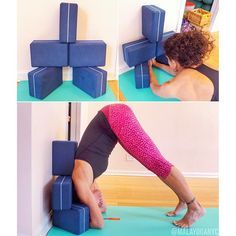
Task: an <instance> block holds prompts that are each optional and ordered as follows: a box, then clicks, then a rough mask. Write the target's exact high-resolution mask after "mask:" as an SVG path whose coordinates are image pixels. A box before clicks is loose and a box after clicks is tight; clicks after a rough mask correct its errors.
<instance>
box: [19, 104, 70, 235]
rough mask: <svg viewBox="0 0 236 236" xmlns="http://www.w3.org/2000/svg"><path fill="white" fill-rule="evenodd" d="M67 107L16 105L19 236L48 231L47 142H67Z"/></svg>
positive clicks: (49, 175)
mask: <svg viewBox="0 0 236 236" xmlns="http://www.w3.org/2000/svg"><path fill="white" fill-rule="evenodd" d="M67 107H68V104H67V103H22V104H20V103H19V104H18V114H19V115H18V146H19V147H20V149H21V152H19V153H18V178H19V179H18V193H20V195H19V196H20V200H19V201H20V202H19V201H18V203H20V205H19V204H18V219H19V221H18V224H19V225H18V234H19V235H25V236H31V235H35V236H38V235H45V234H46V232H47V230H48V229H49V228H50V214H49V213H50V196H51V195H50V194H51V193H50V191H51V184H52V164H51V163H52V158H51V154H52V148H51V143H52V141H53V140H55V139H60V140H66V139H67ZM29 149H30V150H29ZM24 160H25V161H24ZM19 186H21V187H20V188H19ZM22 186H23V187H22Z"/></svg>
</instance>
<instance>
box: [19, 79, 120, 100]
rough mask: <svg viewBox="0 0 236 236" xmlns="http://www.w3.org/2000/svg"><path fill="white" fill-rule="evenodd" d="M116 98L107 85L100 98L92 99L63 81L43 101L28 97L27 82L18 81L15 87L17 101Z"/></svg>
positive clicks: (70, 83)
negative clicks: (104, 92)
mask: <svg viewBox="0 0 236 236" xmlns="http://www.w3.org/2000/svg"><path fill="white" fill-rule="evenodd" d="M116 100H117V99H116V97H115V95H114V93H113V92H112V90H111V88H110V86H109V84H107V92H106V94H104V95H103V96H101V97H98V98H95V99H94V98H92V97H90V96H89V95H88V94H87V93H85V92H83V91H82V90H80V89H79V88H77V87H75V86H74V85H73V84H72V81H64V82H63V84H62V85H61V86H60V87H59V88H57V89H56V90H54V91H53V92H52V93H50V94H49V95H48V96H47V97H46V98H44V99H43V100H40V99H37V98H34V97H31V96H30V95H29V88H28V80H22V81H20V83H19V85H18V86H17V101H36V102H37V101H38V102H40V101H116Z"/></svg>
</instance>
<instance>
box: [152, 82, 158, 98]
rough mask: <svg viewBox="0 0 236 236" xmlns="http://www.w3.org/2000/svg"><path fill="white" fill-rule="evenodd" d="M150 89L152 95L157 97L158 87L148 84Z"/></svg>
mask: <svg viewBox="0 0 236 236" xmlns="http://www.w3.org/2000/svg"><path fill="white" fill-rule="evenodd" d="M150 88H151V90H152V93H153V94H155V95H157V96H159V94H158V92H159V86H156V85H155V84H153V83H151V84H150Z"/></svg>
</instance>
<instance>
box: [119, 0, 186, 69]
mask: <svg viewBox="0 0 236 236" xmlns="http://www.w3.org/2000/svg"><path fill="white" fill-rule="evenodd" d="M185 2H186V1H185V0H174V1H173V0H139V1H137V0H129V1H127V0H120V1H119V72H120V73H122V72H124V71H126V70H128V69H129V68H128V66H127V65H126V63H125V62H124V59H123V52H122V44H124V43H128V42H130V41H134V40H137V39H140V38H143V37H144V36H143V35H142V15H141V7H142V5H156V6H158V7H160V8H162V9H164V10H165V11H166V15H165V25H164V31H169V30H174V31H179V29H180V24H181V22H182V19H183V11H184V6H185Z"/></svg>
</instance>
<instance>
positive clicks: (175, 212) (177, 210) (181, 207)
mask: <svg viewBox="0 0 236 236" xmlns="http://www.w3.org/2000/svg"><path fill="white" fill-rule="evenodd" d="M186 207H187V204H186V203H185V202H183V201H181V200H179V203H178V205H177V206H176V208H175V209H174V210H173V211H169V212H167V213H166V215H167V216H170V217H171V216H176V215H178V214H179V213H180V212H181V211H182V210H184V209H185V208H186Z"/></svg>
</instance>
